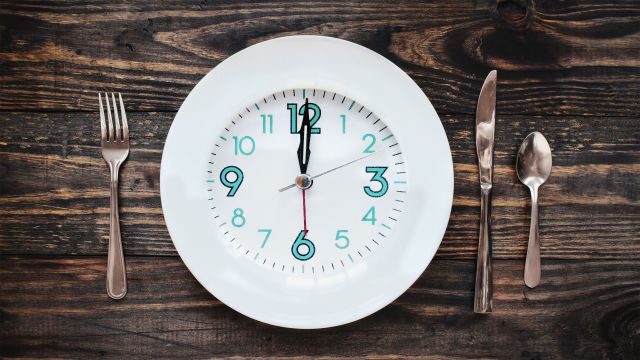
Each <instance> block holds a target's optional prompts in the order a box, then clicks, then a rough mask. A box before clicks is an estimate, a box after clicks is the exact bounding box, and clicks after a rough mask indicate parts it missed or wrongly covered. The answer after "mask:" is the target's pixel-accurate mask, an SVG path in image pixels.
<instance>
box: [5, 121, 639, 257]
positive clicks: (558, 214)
mask: <svg viewBox="0 0 640 360" xmlns="http://www.w3.org/2000/svg"><path fill="white" fill-rule="evenodd" d="M173 115H174V114H173V113H133V114H131V115H130V117H129V118H130V119H129V120H130V124H131V126H130V127H131V129H132V149H131V155H130V156H129V159H128V161H127V162H126V163H125V165H124V167H123V169H122V172H121V203H120V206H121V214H122V217H121V220H122V232H123V239H124V246H125V252H126V253H127V254H128V255H176V253H175V249H174V247H173V244H172V243H171V240H170V238H169V236H168V233H167V231H166V227H165V224H164V220H163V217H162V209H161V205H160V198H159V172H160V157H161V152H162V147H163V142H164V139H165V137H166V133H167V131H168V128H169V126H170V123H171V120H172V117H173ZM94 117H95V116H94V115H93V114H92V115H87V114H82V113H67V114H61V113H50V114H29V113H0V124H2V129H3V130H2V133H3V135H4V139H5V140H4V141H3V142H1V143H0V171H1V173H0V175H2V176H1V177H0V215H1V216H2V220H1V221H0V230H1V231H0V252H1V253H3V254H58V255H62V254H84V255H96V254H104V253H105V252H106V245H107V241H108V211H109V208H108V206H109V201H108V196H109V192H108V177H107V174H108V172H107V168H106V165H105V164H104V161H103V160H102V158H101V155H100V148H99V142H98V133H99V129H97V125H98V124H97V121H96V120H95V119H94ZM470 124H473V117H471V116H464V115H457V116H446V117H443V125H444V126H445V128H446V129H447V133H448V137H449V140H450V143H451V148H452V153H453V158H454V162H455V169H454V170H455V176H456V183H455V198H454V208H453V212H452V215H451V220H450V223H449V228H448V231H447V234H446V236H445V238H444V241H443V243H442V246H441V248H440V251H439V252H438V256H439V257H442V258H465V259H475V256H476V255H475V254H476V251H477V250H476V249H477V234H478V218H479V213H478V211H479V200H478V199H479V193H478V192H479V190H478V179H477V166H476V164H475V163H476V155H475V146H474V140H473V139H474V137H473V136H474V135H473V131H472V130H470V129H472V127H471V126H470ZM604 126H606V127H607V131H601V130H600V129H601V128H602V127H604ZM533 129H537V130H540V131H542V132H543V133H545V134H548V135H549V141H550V143H551V146H552V148H553V150H554V168H553V174H552V176H551V179H550V181H549V183H548V184H546V185H545V186H544V187H543V188H542V190H541V205H542V209H541V234H542V239H543V240H542V254H543V256H544V257H547V258H574V259H578V258H581V259H590V258H592V257H593V256H598V257H604V258H633V259H638V258H640V241H638V234H639V233H640V197H639V195H638V194H639V193H640V192H639V190H640V177H638V174H639V173H640V155H639V154H640V151H639V150H640V142H638V141H637V140H638V135H639V133H640V123H639V122H638V121H637V120H635V119H629V118H616V117H614V118H595V119H594V118H587V117H578V118H571V117H551V118H542V117H528V116H510V117H509V120H507V121H501V122H500V126H499V127H498V129H497V131H496V136H497V149H496V156H495V158H496V163H497V165H496V166H495V174H496V176H495V184H496V187H495V194H494V202H493V205H494V210H493V221H494V227H493V231H494V233H493V234H494V241H495V243H494V256H495V257H496V258H504V259H521V258H523V257H524V254H525V250H526V244H527V239H528V226H529V209H528V206H529V202H528V201H529V200H528V196H529V195H528V192H527V191H528V190H527V189H526V188H525V187H524V186H523V185H521V184H520V183H519V182H518V180H517V176H516V174H515V170H514V164H515V154H516V151H517V147H518V146H519V142H520V141H521V139H522V138H524V136H525V134H526V133H528V132H529V131H530V130H533ZM34 224H37V226H34Z"/></svg>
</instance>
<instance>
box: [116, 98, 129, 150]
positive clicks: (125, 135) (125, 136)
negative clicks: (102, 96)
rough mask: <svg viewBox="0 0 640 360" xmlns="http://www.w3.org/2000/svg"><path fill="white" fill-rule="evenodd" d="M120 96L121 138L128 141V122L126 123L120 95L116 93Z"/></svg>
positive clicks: (125, 114)
mask: <svg viewBox="0 0 640 360" xmlns="http://www.w3.org/2000/svg"><path fill="white" fill-rule="evenodd" d="M118 97H119V98H120V116H121V117H122V138H123V140H124V141H129V124H128V123H127V113H126V112H125V111H124V102H123V101H122V95H121V94H120V93H118Z"/></svg>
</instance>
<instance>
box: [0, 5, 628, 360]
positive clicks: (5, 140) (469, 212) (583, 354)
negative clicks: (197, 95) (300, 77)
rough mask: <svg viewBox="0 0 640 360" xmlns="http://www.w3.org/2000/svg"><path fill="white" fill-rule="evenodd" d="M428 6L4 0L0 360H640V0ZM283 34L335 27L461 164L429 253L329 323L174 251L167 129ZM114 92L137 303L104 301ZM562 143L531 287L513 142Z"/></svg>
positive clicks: (547, 192) (0, 41) (546, 195)
mask: <svg viewBox="0 0 640 360" xmlns="http://www.w3.org/2000/svg"><path fill="white" fill-rule="evenodd" d="M531 3H532V1H526V0H521V1H501V2H500V3H499V4H496V3H495V2H490V3H486V2H484V1H479V2H474V1H465V0H449V1H447V2H442V3H440V4H434V3H422V2H417V1H404V2H402V3H399V4H397V3H391V2H375V1H371V2H360V1H357V2H347V3H345V2H342V1H337V2H332V3H329V2H326V3H325V2H314V3H296V2H294V3H290V2H286V3H285V2H275V1H273V2H264V3H254V2H251V1H246V2H226V1H224V2H213V1H207V0H202V1H189V2H179V1H172V0H163V1H147V2H139V3H128V2H126V1H115V2H114V1H110V2H108V3H102V2H92V1H57V2H50V3H43V2H40V1H33V2H31V1H20V2H15V3H14V2H10V3H7V2H3V3H2V4H0V125H1V126H0V254H1V255H0V356H1V357H32V356H48V357H76V358H92V357H97V356H108V357H121V358H122V357H123V356H133V357H158V356H165V357H179V356H180V357H192V358H194V357H195V358H202V357H209V356H216V357H218V356H220V357H223V356H240V357H244V356H261V357H292V356H328V357H354V358H361V357H380V358H396V357H397V358H405V357H409V356H422V357H434V358H440V357H453V358H463V357H499V358H508V359H516V358H534V359H542V358H544V359H549V358H553V359H561V358H566V359H577V358H582V359H588V358H594V359H596V358H597V359H602V358H606V359H623V358H627V359H632V358H635V359H638V358H639V356H640V355H639V354H640V180H639V175H640V141H639V138H640V121H639V120H638V114H639V113H640V4H639V3H638V1H637V0H630V1H624V0H608V1H601V2H593V3H588V2H583V1H571V2H557V1H553V0H539V1H536V4H535V6H534V5H532V4H531ZM291 34H321V35H329V36H336V37H340V38H343V39H348V40H351V41H354V42H356V43H359V44H362V45H364V46H367V47H369V48H371V49H373V50H375V51H377V52H379V53H380V54H382V55H384V56H385V57H387V58H388V59H390V60H391V61H393V62H394V63H395V64H397V65H398V66H400V67H401V68H402V69H404V70H405V71H406V72H407V73H408V74H409V75H410V76H411V77H412V78H413V79H414V80H415V81H416V82H417V83H418V84H419V85H420V86H421V87H422V89H423V90H424V92H425V93H426V94H427V96H428V97H429V98H430V99H431V101H432V103H433V105H434V106H435V108H436V110H437V111H438V113H439V114H440V116H441V119H442V123H443V125H444V127H445V130H446V132H447V135H448V137H449V141H450V144H451V151H452V153H453V159H454V162H455V179H456V181H455V198H454V205H453V211H452V214H451V220H450V222H449V227H448V230H447V233H446V235H445V237H444V240H443V241H442V245H441V247H440V250H439V251H438V253H437V255H436V258H435V259H434V261H433V262H432V263H431V265H430V266H429V268H428V269H427V271H426V272H425V273H424V275H423V276H422V277H421V278H420V280H418V281H417V282H416V283H415V284H414V286H413V287H411V288H410V289H409V290H408V291H407V292H406V293H405V294H404V295H402V296H401V297H400V298H399V299H398V300H397V301H395V302H394V303H392V304H391V305H389V306H387V307H386V308H385V309H383V310H381V311H379V312H377V313H376V314H374V315H372V316H369V317H368V318H366V319H363V320H361V321H358V322H355V323H352V324H349V325H345V326H341V327H337V328H330V329H324V330H317V331H296V330H290V329H281V328H276V327H272V326H268V325H264V324H261V323H258V322H256V321H253V320H251V319H248V318H246V317H244V316H242V315H240V314H238V313H236V312H234V311H233V310H231V309H229V308H228V307H226V306H225V305H223V304H222V303H220V302H219V301H217V300H216V299H215V298H213V297H212V296H211V295H210V294H209V293H208V292H207V291H205V290H204V289H203V288H202V287H201V286H200V285H199V284H198V283H197V282H196V281H195V279H194V278H193V277H192V276H191V274H190V273H189V272H188V270H187V269H186V267H185V266H184V264H183V263H182V261H181V260H180V258H179V257H177V253H176V251H175V248H174V247H173V245H172V243H171V240H170V238H169V234H168V233H167V230H166V227H165V224H164V221H163V217H162V210H161V207H160V197H159V171H160V157H161V153H162V147H163V142H164V139H165V137H166V135H167V131H168V129H169V126H170V125H171V121H172V119H173V117H174V115H175V112H176V110H177V109H178V107H179V106H180V104H181V102H182V101H183V99H184V98H185V96H186V95H187V94H188V93H189V91H190V89H191V88H192V87H193V86H194V84H195V83H196V82H197V81H198V80H199V79H200V78H201V77H202V76H203V75H204V74H205V73H206V72H207V71H209V69H211V68H212V67H214V66H215V65H217V64H218V63H220V61H222V60H224V59H225V58H227V57H228V56H229V55H231V54H233V53H234V52H236V51H238V50H240V49H242V48H244V47H246V46H248V45H251V44H254V43H256V42H259V41H262V40H266V39H270V38H274V37H279V36H284V35H291ZM490 69H498V72H499V75H498V77H499V82H498V104H497V113H498V116H497V128H496V138H497V140H496V149H495V193H494V202H493V225H494V227H493V236H494V237H493V239H494V246H493V256H494V283H495V293H494V308H495V311H494V313H493V314H491V315H485V316H482V315H475V314H474V313H473V312H472V295H473V283H474V272H475V256H476V249H477V237H478V218H479V198H480V197H479V187H478V176H477V165H476V161H477V160H476V156H475V146H474V112H475V105H476V99H477V96H478V92H479V90H480V87H481V84H482V81H483V79H484V77H485V76H486V74H487V73H488V71H489V70H490ZM107 90H114V91H120V92H122V93H123V96H124V98H125V99H126V102H127V108H128V113H129V123H130V126H131V129H132V147H131V155H130V156H129V160H128V161H127V163H126V164H125V165H124V167H123V169H122V173H121V189H120V191H121V219H122V235H123V239H124V248H125V253H126V258H127V267H128V276H129V294H128V295H127V297H126V298H125V299H124V300H122V301H113V300H110V299H108V298H107V296H106V293H105V284H104V283H105V267H106V252H107V240H108V211H109V209H108V206H109V199H108V197H109V191H108V189H109V188H108V170H107V167H106V165H105V163H104V162H103V160H102V158H101V153H100V147H99V140H98V139H99V123H98V115H97V105H98V104H97V100H96V98H97V95H96V94H97V92H98V91H107ZM533 130H539V131H542V132H543V133H544V134H545V135H546V136H547V137H548V139H549V141H550V143H551V147H552V149H553V155H554V159H553V161H554V168H553V173H552V176H551V179H550V181H549V183H548V184H547V185H545V186H544V187H543V188H542V192H541V206H542V208H541V228H540V232H541V237H542V256H543V260H542V262H543V270H542V272H543V278H542V284H541V285H540V286H539V287H538V288H536V289H533V290H532V289H528V288H526V287H525V286H524V285H523V282H522V272H523V265H524V255H525V250H526V244H527V238H528V225H529V194H528V190H527V189H526V188H525V187H524V186H523V185H521V184H520V183H519V182H518V180H517V177H516V174H515V172H514V165H515V154H516V150H517V147H518V146H519V144H520V142H521V141H522V139H523V138H524V136H525V135H526V134H527V133H529V132H530V131H533Z"/></svg>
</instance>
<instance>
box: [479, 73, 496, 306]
mask: <svg viewBox="0 0 640 360" xmlns="http://www.w3.org/2000/svg"><path fill="white" fill-rule="evenodd" d="M497 75H498V72H497V71H496V70H493V71H491V72H490V73H489V75H487V78H486V79H485V80H484V84H482V89H481V90H480V96H479V97H478V106H477V107H476V150H477V152H478V170H479V173H480V236H479V241H478V261H477V263H476V289H475V297H474V301H473V311H474V312H476V313H490V312H491V310H492V301H491V298H492V296H493V284H492V282H493V280H492V276H491V231H490V230H491V228H490V225H491V188H492V187H493V181H492V178H493V139H494V130H495V125H496V80H497Z"/></svg>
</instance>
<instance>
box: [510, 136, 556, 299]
mask: <svg viewBox="0 0 640 360" xmlns="http://www.w3.org/2000/svg"><path fill="white" fill-rule="evenodd" d="M516 171H517V173H518V178H519V179H520V181H521V182H522V183H523V184H525V185H526V186H528V187H529V190H530V191H531V227H530V229H529V245H528V246H527V259H526V261H525V264H524V283H525V284H526V285H527V286H528V287H530V288H534V287H536V286H538V284H539V283H540V273H541V271H540V236H539V234H538V188H539V187H540V186H541V185H542V184H544V183H545V182H546V181H547V179H549V175H551V147H550V146H549V143H548V142H547V139H546V138H545V137H544V135H542V134H541V133H539V132H537V131H535V132H532V133H531V134H529V135H527V137H526V138H525V139H524V141H522V145H520V149H519V150H518V158H517V160H516Z"/></svg>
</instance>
